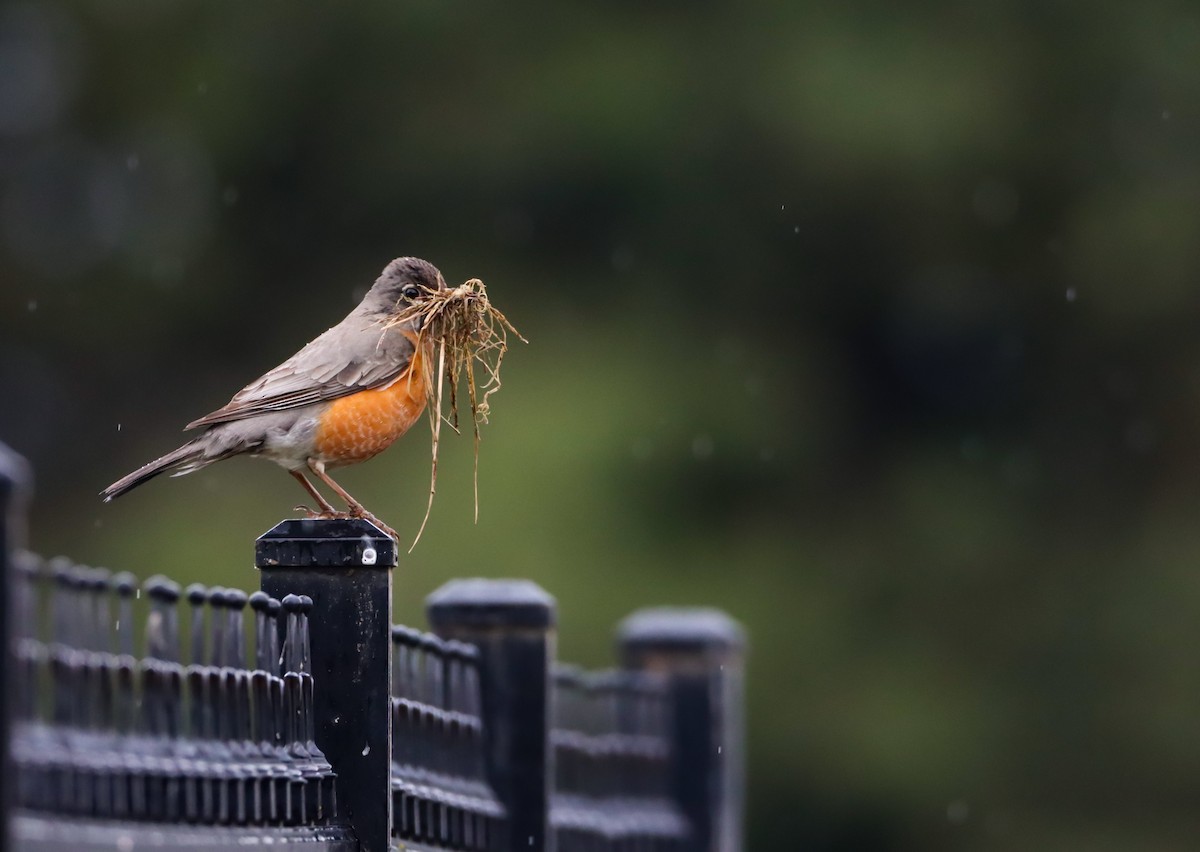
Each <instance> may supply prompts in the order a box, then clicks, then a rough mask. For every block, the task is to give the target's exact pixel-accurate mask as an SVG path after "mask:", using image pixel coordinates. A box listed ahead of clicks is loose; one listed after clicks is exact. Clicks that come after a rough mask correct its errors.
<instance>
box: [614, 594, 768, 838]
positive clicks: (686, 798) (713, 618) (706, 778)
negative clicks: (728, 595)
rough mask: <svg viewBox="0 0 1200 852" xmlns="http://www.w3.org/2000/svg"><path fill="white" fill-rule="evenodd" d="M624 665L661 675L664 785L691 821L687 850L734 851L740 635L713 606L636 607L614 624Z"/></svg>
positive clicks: (740, 784) (738, 831) (740, 782)
mask: <svg viewBox="0 0 1200 852" xmlns="http://www.w3.org/2000/svg"><path fill="white" fill-rule="evenodd" d="M617 644H618V652H619V655H620V658H621V660H622V664H623V665H624V666H625V667H626V668H630V669H641V670H649V671H654V672H657V673H660V674H662V675H664V676H665V677H666V678H667V682H668V690H669V695H670V705H671V706H670V707H669V709H668V714H669V716H668V726H667V728H668V731H669V732H670V734H669V735H670V740H671V751H672V758H673V761H674V771H673V772H672V787H673V791H674V796H675V799H676V802H677V803H678V805H679V807H680V808H681V809H682V810H683V812H684V814H686V815H687V817H688V819H689V821H690V823H691V829H692V834H691V842H690V843H689V845H688V849H689V850H694V852H738V851H739V850H740V849H741V848H742V805H743V800H744V798H745V770H744V757H743V754H744V753H743V741H744V727H745V726H744V719H743V703H744V698H743V695H744V687H743V676H744V670H745V656H746V637H745V633H744V631H743V630H742V628H741V626H740V625H739V624H738V623H737V622H736V621H734V620H733V619H732V618H730V617H729V616H728V615H726V614H725V613H723V612H721V611H719V610H715V609H675V608H670V607H662V608H657V609H645V610H639V611H638V612H635V613H633V614H632V615H630V616H629V617H628V618H626V619H625V620H624V621H622V622H621V624H620V626H619V627H618V630H617Z"/></svg>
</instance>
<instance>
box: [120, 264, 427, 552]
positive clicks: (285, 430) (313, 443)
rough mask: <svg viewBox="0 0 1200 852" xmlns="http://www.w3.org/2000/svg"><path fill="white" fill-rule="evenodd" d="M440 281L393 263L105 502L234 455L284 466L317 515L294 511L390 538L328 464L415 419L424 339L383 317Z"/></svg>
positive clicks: (360, 454)
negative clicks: (373, 528)
mask: <svg viewBox="0 0 1200 852" xmlns="http://www.w3.org/2000/svg"><path fill="white" fill-rule="evenodd" d="M445 287H446V282H445V280H444V279H443V278H442V273H440V272H438V270H437V268H436V267H434V266H433V264H431V263H428V262H427V261H424V260H420V259H419V258H415V257H401V258H397V259H396V260H393V261H392V262H391V263H389V264H388V265H387V266H386V267H385V268H384V270H383V274H381V275H380V276H379V278H378V279H377V280H376V281H375V283H374V284H373V285H372V286H371V289H370V290H368V291H367V295H366V296H364V297H363V300H362V302H361V303H360V304H359V305H358V307H356V308H355V309H354V310H352V311H351V312H350V313H349V315H348V316H347V317H346V318H345V319H344V320H342V321H341V322H340V323H338V324H337V325H335V326H334V327H333V328H331V329H329V330H328V331H326V332H325V333H324V334H322V335H321V336H320V337H318V338H316V339H315V340H313V341H312V342H311V343H309V344H308V345H307V346H305V347H304V348H303V349H301V350H300V351H299V352H297V353H296V354H295V355H293V356H292V357H291V358H289V359H287V360H286V361H284V362H283V363H282V364H280V365H279V366H278V367H276V368H275V369H274V370H271V371H270V372H269V373H266V374H265V375H263V376H262V377H260V378H258V379H256V380H255V381H253V382H251V383H250V384H248V385H246V387H244V388H242V389H241V390H240V391H238V392H237V393H236V394H235V395H234V397H233V399H231V400H230V401H229V402H228V403H227V404H226V405H224V406H223V407H221V408H218V409H217V410H216V411H214V412H212V413H211V414H206V415H205V416H204V417H201V418H200V419H199V420H193V421H192V422H191V423H189V424H188V425H187V427H186V428H187V429H202V430H203V431H202V432H201V433H200V434H199V435H197V436H196V437H195V438H193V439H192V440H190V441H188V442H187V443H186V444H184V445H183V446H182V447H180V448H179V449H177V450H174V451H172V452H169V453H167V454H166V455H165V456H163V457H162V458H159V459H155V460H154V461H152V462H150V463H149V464H147V465H145V466H144V467H140V468H138V469H137V470H135V471H134V472H133V473H131V474H129V475H128V476H126V477H124V478H122V479H119V480H117V481H116V482H114V483H113V484H112V485H110V486H108V488H105V489H104V490H103V491H102V492H100V494H101V496H102V497H103V498H104V501H105V502H106V503H107V502H108V501H110V500H112V499H113V498H114V497H119V496H120V495H122V494H124V493H125V492H126V491H128V490H130V489H131V488H135V487H137V486H138V485H141V484H142V483H143V482H145V481H146V480H148V479H150V478H152V477H155V476H157V475H158V474H160V473H164V472H167V471H170V472H171V475H172V476H182V475H183V474H185V473H191V472H192V471H195V470H199V469H200V468H202V467H207V466H208V465H210V464H212V463H213V462H216V461H221V460H222V459H227V458H231V457H232V456H239V455H249V456H262V457H264V458H268V459H270V460H271V461H273V462H275V463H276V464H278V465H280V466H281V467H283V468H284V469H285V470H287V472H288V473H290V474H291V475H292V476H294V477H295V478H296V481H297V482H299V483H300V484H301V485H302V486H304V490H305V491H307V492H308V493H309V494H310V495H311V496H312V498H313V500H315V501H316V502H317V505H318V506H319V507H320V511H319V512H316V511H313V510H311V509H308V508H307V507H297V508H300V509H304V510H305V511H307V512H308V513H309V515H310V516H311V517H339V516H341V517H345V516H347V515H348V516H351V517H360V518H366V519H367V520H369V521H371V522H372V523H374V524H376V525H377V526H379V527H380V528H381V529H383V530H384V531H386V532H387V533H388V534H389V535H392V536H395V532H394V531H393V530H391V529H390V528H388V527H387V526H385V525H384V524H382V523H381V522H380V521H379V520H378V519H377V518H376V517H375V516H374V515H372V514H370V513H369V512H367V510H366V509H364V508H363V505H362V504H361V503H359V502H358V501H357V500H355V499H354V498H353V497H351V496H350V495H349V494H348V493H347V492H346V490H345V489H344V488H342V487H341V486H340V485H338V484H337V483H336V482H334V481H333V479H332V478H331V477H330V476H329V474H328V473H327V472H326V470H327V468H335V467H341V466H344V465H349V464H355V463H357V462H361V461H365V460H367V459H369V458H371V457H372V456H374V455H376V454H378V453H380V452H382V451H383V450H385V449H387V447H389V446H390V445H391V444H392V442H393V441H395V440H396V439H397V438H399V437H400V436H401V435H403V434H404V433H405V432H407V431H408V429H409V427H411V426H412V425H413V424H414V423H415V422H416V421H417V419H418V418H419V417H420V416H421V412H422V411H424V409H425V402H426V395H427V388H428V386H429V382H428V375H427V371H428V370H429V369H430V365H431V364H432V363H433V358H432V351H431V348H430V346H431V344H430V343H429V342H426V343H425V344H423V345H422V349H423V350H424V351H422V350H419V349H418V340H417V334H418V332H419V331H420V319H419V318H418V319H414V320H410V321H408V322H405V323H401V324H398V325H391V326H390V327H389V325H388V322H389V320H391V319H393V318H394V317H395V316H396V315H397V314H399V313H400V312H401V311H402V310H404V309H405V308H407V307H408V306H410V305H411V304H412V303H413V302H414V301H416V300H419V299H420V298H421V295H422V293H424V292H428V291H432V290H442V289H445ZM306 469H307V470H309V471H311V472H312V473H314V474H316V476H317V477H318V478H319V479H321V480H322V481H323V482H324V483H325V484H326V485H328V486H329V487H330V488H332V489H333V490H334V491H335V492H336V493H337V495H338V496H339V497H341V498H342V499H343V500H345V501H346V505H347V506H348V507H349V512H348V513H339V512H337V511H336V510H335V509H334V508H333V506H332V505H330V503H329V502H328V501H327V500H326V499H325V498H324V497H323V496H321V493H320V492H319V491H318V490H317V489H316V487H314V486H313V484H312V483H311V482H310V481H309V480H308V478H307V477H306V476H305V475H304V471H305V470H306Z"/></svg>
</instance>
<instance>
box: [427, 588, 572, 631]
mask: <svg viewBox="0 0 1200 852" xmlns="http://www.w3.org/2000/svg"><path fill="white" fill-rule="evenodd" d="M556 606H557V604H556V602H555V600H554V597H553V596H552V595H550V594H549V593H548V592H547V591H546V590H545V589H543V588H542V587H541V586H539V585H538V584H537V583H535V582H533V581H532V580H491V579H483V578H474V579H468V580H451V581H450V582H448V583H446V584H444V585H442V586H441V587H440V588H438V589H436V590H435V591H434V592H433V594H431V595H430V596H429V597H427V598H426V599H425V609H426V612H427V614H428V618H429V623H430V625H431V626H433V628H434V629H435V630H436V629H440V628H444V627H471V628H499V627H518V628H522V627H523V628H530V629H546V628H550V627H553V626H554V625H555V622H556V612H555V611H556Z"/></svg>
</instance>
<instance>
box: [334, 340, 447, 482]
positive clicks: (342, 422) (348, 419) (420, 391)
mask: <svg viewBox="0 0 1200 852" xmlns="http://www.w3.org/2000/svg"><path fill="white" fill-rule="evenodd" d="M422 355H423V353H421V352H419V351H418V352H417V353H416V354H414V356H413V361H412V364H411V365H410V366H409V369H408V371H407V372H405V373H403V374H401V376H400V378H398V379H397V380H396V381H395V382H393V383H392V384H391V385H389V386H388V387H386V388H380V389H378V390H364V391H359V392H358V393H355V394H351V395H350V396H344V397H342V398H341V399H336V400H334V401H333V403H332V404H331V405H330V406H329V409H328V410H327V411H326V412H325V413H324V414H322V415H321V418H320V425H319V426H318V427H317V435H316V446H315V447H314V449H316V451H317V453H318V455H320V457H321V458H322V459H323V460H324V461H325V463H326V464H329V465H346V464H354V463H355V462H360V461H365V460H366V459H369V458H371V456H374V455H376V454H377V453H381V452H383V451H384V450H386V449H387V448H388V447H390V446H391V445H392V442H393V441H395V440H396V439H397V438H399V437H400V436H401V435H403V434H404V433H405V432H407V431H408V429H409V427H410V426H412V425H413V424H414V423H416V422H417V418H419V417H420V416H421V412H422V411H424V410H425V397H426V386H425V385H426V378H425V359H424V357H422Z"/></svg>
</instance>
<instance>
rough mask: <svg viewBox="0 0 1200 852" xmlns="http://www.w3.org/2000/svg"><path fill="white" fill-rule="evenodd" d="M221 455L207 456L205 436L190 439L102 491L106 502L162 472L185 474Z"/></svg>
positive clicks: (210, 462)
mask: <svg viewBox="0 0 1200 852" xmlns="http://www.w3.org/2000/svg"><path fill="white" fill-rule="evenodd" d="M218 458H220V456H215V457H214V456H209V457H207V458H206V457H205V441H204V439H203V437H201V438H197V439H196V440H194V441H189V442H188V443H186V444H184V445H183V446H182V447H180V448H179V449H177V450H172V451H171V452H169V453H167V454H166V455H165V456H163V457H161V458H157V459H155V460H154V461H152V462H150V463H149V464H145V465H142V466H141V467H139V468H138V469H137V470H135V471H134V472H133V473H131V474H129V475H128V476H123V477H121V478H120V479H118V480H117V481H116V482H114V483H113V484H112V485H110V486H108V487H107V488H105V489H104V490H103V491H101V492H100V496H101V497H103V498H104V502H105V503H108V502H109V501H110V500H112V499H113V498H114V497H120V496H121V495H122V494H124V493H125V492H126V491H129V490H131V489H134V488H137V487H138V486H139V485H141V484H142V483H143V482H145V481H146V480H148V479H153V478H154V477H156V476H158V475H159V474H160V473H166V472H167V471H171V475H172V476H183V475H184V474H185V473H191V472H192V471H194V470H199V469H200V468H202V467H205V466H207V465H209V464H212V463H213V462H214V461H216V460H217V459H218Z"/></svg>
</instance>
